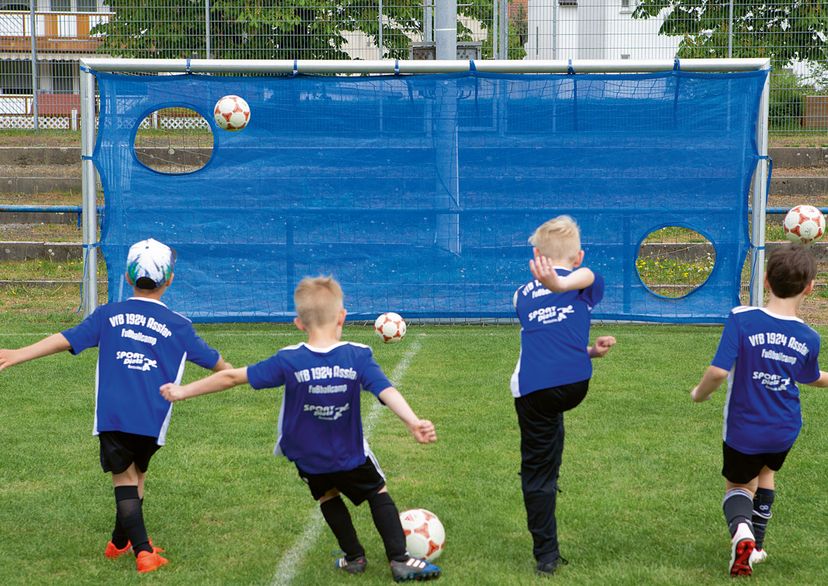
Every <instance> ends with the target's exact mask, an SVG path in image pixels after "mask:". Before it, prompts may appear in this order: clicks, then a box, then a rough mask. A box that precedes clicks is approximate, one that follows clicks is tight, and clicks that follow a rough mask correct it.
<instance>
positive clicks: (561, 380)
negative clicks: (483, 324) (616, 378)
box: [511, 267, 604, 397]
mask: <svg viewBox="0 0 828 586" xmlns="http://www.w3.org/2000/svg"><path fill="white" fill-rule="evenodd" d="M555 271H556V272H557V273H558V275H560V276H562V277H564V276H566V275H568V274H570V273H571V272H572V271H571V270H569V269H564V268H561V267H555ZM603 297H604V279H603V277H601V275H599V274H597V273H596V274H595V281H594V282H593V283H592V285H590V286H589V287H587V288H586V289H581V290H579V291H566V292H564V293H553V292H552V291H550V290H549V289H547V288H546V287H544V286H543V285H542V284H541V283H540V282H539V281H534V280H533V281H529V282H528V283H527V284H525V285H523V286H522V287H521V288H519V289H518V290H517V291H516V292H515V296H514V305H515V311H516V312H517V315H518V318H520V325H521V329H520V357H519V358H518V363H517V366H516V367H515V372H514V374H512V381H511V388H512V395H514V396H515V397H521V396H524V395H528V394H529V393H533V392H535V391H539V390H541V389H547V388H550V387H557V386H560V385H566V384H570V383H575V382H578V381H582V380H587V379H588V378H590V377H591V376H592V362H591V361H590V359H589V355H588V354H587V346H588V345H589V326H590V319H591V313H592V308H593V307H595V306H596V305H597V304H598V302H600V301H601V299H602V298H603Z"/></svg>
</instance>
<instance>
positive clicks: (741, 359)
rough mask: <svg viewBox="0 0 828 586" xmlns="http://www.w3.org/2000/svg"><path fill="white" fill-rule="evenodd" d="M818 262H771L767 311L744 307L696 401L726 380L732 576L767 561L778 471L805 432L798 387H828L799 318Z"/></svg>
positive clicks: (726, 505) (792, 250) (779, 254)
mask: <svg viewBox="0 0 828 586" xmlns="http://www.w3.org/2000/svg"><path fill="white" fill-rule="evenodd" d="M815 275H816V261H815V260H814V258H813V256H811V254H810V253H809V252H808V251H807V250H805V249H804V248H803V247H802V246H794V245H786V246H784V247H781V248H777V249H776V250H774V251H773V252H772V253H771V254H770V256H769V257H768V264H767V269H766V275H765V286H766V287H767V288H768V289H769V300H768V304H767V305H766V306H765V307H761V308H760V307H736V308H734V309H733V310H732V311H731V312H730V315H729V316H728V318H727V321H726V322H725V326H724V330H723V331H722V338H721V341H720V342H719V348H718V350H717V351H716V355H715V356H714V357H713V360H712V362H711V366H710V367H708V369H707V371H705V373H704V376H703V377H702V379H701V382H699V384H698V385H697V386H696V387H695V388H694V389H693V390H692V391H691V397H692V399H693V401H696V402H701V401H705V400H707V399H709V398H710V395H711V393H713V391H715V390H716V389H717V388H718V387H719V386H720V385H721V383H722V382H724V380H725V379H727V381H728V389H727V397H726V398H725V407H724V433H723V440H724V441H723V442H722V451H723V460H724V464H723V467H722V475H723V476H724V477H725V496H724V502H723V504H722V508H723V510H724V516H725V519H726V520H727V525H728V528H729V529H730V535H731V555H730V575H731V576H749V575H750V574H751V573H752V572H753V565H754V564H756V563H758V562H763V561H765V559H766V558H767V553H766V552H765V549H764V544H763V542H764V538H765V530H766V528H767V524H768V520H769V519H770V518H771V505H772V504H773V501H774V495H775V492H774V488H775V480H774V475H775V473H776V472H777V471H778V470H779V469H780V468H782V464H783V463H784V462H785V457H786V456H787V455H788V452H789V451H790V449H791V448H792V447H793V444H794V442H795V441H796V438H797V436H798V435H799V430H800V429H801V427H802V414H801V411H800V405H799V388H798V387H797V383H801V384H807V385H813V386H816V387H826V386H828V373H826V372H823V371H820V369H819V364H818V362H817V357H818V356H819V346H820V338H819V334H817V333H816V332H815V331H814V330H813V329H811V328H810V327H808V325H807V324H805V322H803V321H802V320H801V319H799V318H798V317H797V314H798V313H799V308H800V306H801V305H802V301H803V300H804V299H805V297H806V296H807V295H808V294H810V293H811V291H813V289H814V277H815Z"/></svg>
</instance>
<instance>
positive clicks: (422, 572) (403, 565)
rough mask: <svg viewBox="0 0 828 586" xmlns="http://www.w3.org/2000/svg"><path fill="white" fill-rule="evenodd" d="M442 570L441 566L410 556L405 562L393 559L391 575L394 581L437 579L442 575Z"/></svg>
mask: <svg viewBox="0 0 828 586" xmlns="http://www.w3.org/2000/svg"><path fill="white" fill-rule="evenodd" d="M440 572H441V570H440V567H439V566H435V565H434V564H430V563H428V562H427V561H425V560H420V559H417V558H411V557H410V558H408V559H407V560H406V561H404V562H395V561H393V560H392V561H391V576H393V578H394V582H408V581H409V580H418V581H420V580H436V579H437V578H439V577H440Z"/></svg>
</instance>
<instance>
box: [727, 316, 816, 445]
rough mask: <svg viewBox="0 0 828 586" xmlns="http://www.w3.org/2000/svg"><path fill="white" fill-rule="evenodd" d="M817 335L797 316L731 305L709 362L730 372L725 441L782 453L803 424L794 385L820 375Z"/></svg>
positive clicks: (812, 379) (797, 390) (797, 392)
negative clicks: (717, 346) (732, 306)
mask: <svg viewBox="0 0 828 586" xmlns="http://www.w3.org/2000/svg"><path fill="white" fill-rule="evenodd" d="M819 344H820V339H819V334H817V333H816V332H815V331H814V330H813V329H811V328H810V327H809V326H808V325H807V324H805V323H804V322H803V321H802V320H801V319H799V318H796V317H788V316H781V315H776V314H773V313H771V312H769V311H768V310H767V309H765V308H759V307H736V308H734V309H733V310H732V311H731V313H730V315H729V316H728V318H727V321H726V322H725V326H724V330H723V331H722V339H721V341H720V342H719V348H718V350H717V351H716V355H715V356H714V357H713V361H712V362H711V364H712V365H713V366H717V367H719V368H721V369H723V370H728V371H730V374H729V376H728V380H727V386H728V388H727V398H726V400H725V407H724V433H723V437H724V441H725V443H726V444H727V445H729V446H730V447H732V448H733V449H735V450H738V451H740V452H742V453H744V454H762V453H775V452H784V451H785V450H789V449H790V448H791V446H793V444H794V441H796V437H797V436H798V435H799V430H800V429H801V428H802V414H801V411H800V406H799V388H798V387H797V386H796V383H812V382H814V381H815V380H817V379H818V378H819V376H820V371H819V363H818V360H817V357H818V355H819Z"/></svg>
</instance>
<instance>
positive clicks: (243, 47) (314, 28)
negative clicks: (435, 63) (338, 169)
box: [93, 0, 492, 59]
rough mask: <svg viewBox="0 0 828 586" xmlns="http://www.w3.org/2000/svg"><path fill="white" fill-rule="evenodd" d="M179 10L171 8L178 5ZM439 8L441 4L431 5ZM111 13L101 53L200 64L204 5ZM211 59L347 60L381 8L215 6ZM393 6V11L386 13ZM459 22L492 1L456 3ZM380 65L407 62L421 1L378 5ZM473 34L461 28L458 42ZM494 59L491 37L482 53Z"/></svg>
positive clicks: (130, 4)
mask: <svg viewBox="0 0 828 586" xmlns="http://www.w3.org/2000/svg"><path fill="white" fill-rule="evenodd" d="M176 1H177V6H174V7H173V6H170V3H171V2H176ZM435 1H439V0H435ZM107 4H108V5H109V6H110V7H111V9H112V11H113V12H114V13H115V15H114V16H113V18H112V19H111V20H110V21H109V22H108V23H103V24H100V25H98V26H97V27H95V29H94V30H93V32H94V33H100V34H101V35H103V36H102V39H103V40H102V44H101V46H100V48H99V51H100V52H102V53H107V54H110V55H114V56H120V57H137V58H182V57H204V56H205V54H206V42H205V34H206V33H205V31H206V26H205V17H204V16H205V15H204V11H205V3H204V0H141V1H138V0H108V2H107ZM210 4H211V6H210V45H211V47H210V49H211V51H210V53H211V57H213V58H215V59H296V58H301V59H347V58H349V55H348V54H347V53H346V52H345V50H344V49H345V46H346V43H347V42H348V38H347V35H346V34H345V33H347V32H348V31H361V32H362V33H364V34H365V35H367V37H369V38H370V39H371V41H372V42H373V43H374V44H375V45H379V38H380V18H379V4H380V3H379V1H378V0H339V1H338V2H336V3H332V2H331V1H330V0H291V1H290V2H286V1H285V0H212V1H211V3H210ZM389 4H390V5H389ZM458 4H459V6H458V12H459V13H460V14H461V15H464V16H468V17H470V18H475V19H477V20H480V21H481V22H484V23H488V22H491V18H492V2H491V0H468V1H466V2H461V3H458ZM382 14H383V18H382V22H383V25H382V45H383V48H384V53H385V57H388V58H396V59H407V58H408V48H409V46H410V44H411V41H412V39H415V40H418V39H419V38H420V36H421V32H422V28H423V27H422V19H423V3H422V0H391V1H389V2H384V3H383V11H382ZM470 36H471V31H470V29H468V28H467V27H465V26H463V24H462V23H458V39H460V40H464V39H465V40H468V39H469V38H470ZM487 49H488V51H489V54H491V33H490V34H489V38H488V39H487V41H486V42H485V43H484V51H486V50H487Z"/></svg>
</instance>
